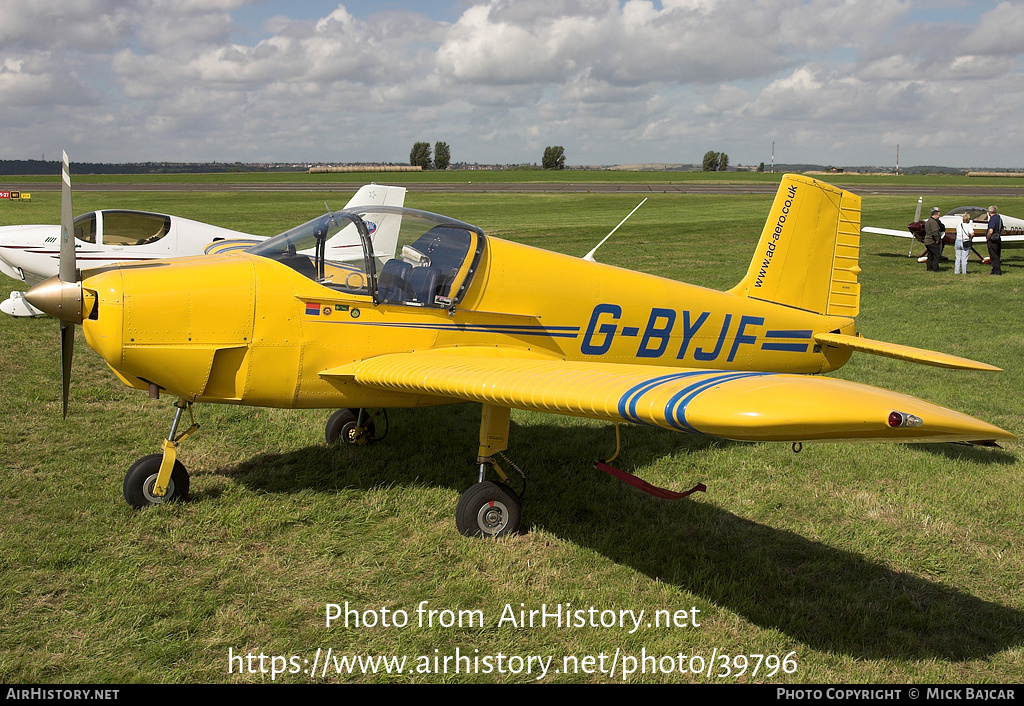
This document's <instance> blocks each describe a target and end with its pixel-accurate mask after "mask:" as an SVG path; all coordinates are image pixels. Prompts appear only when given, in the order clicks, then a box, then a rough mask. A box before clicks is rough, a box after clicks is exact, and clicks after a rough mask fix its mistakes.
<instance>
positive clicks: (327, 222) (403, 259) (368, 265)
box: [249, 206, 485, 307]
mask: <svg viewBox="0 0 1024 706" xmlns="http://www.w3.org/2000/svg"><path fill="white" fill-rule="evenodd" d="M396 234H397V238H396V237H395V235H396ZM484 240H485V239H484V234H483V231H482V230H480V229H479V228H477V227H476V226H473V225H470V224H469V223H464V222H463V221H459V220H457V219H454V218H449V217H447V216H442V215H439V214H436V213H430V212H428V211H420V210H417V209H411V208H402V207H397V206H370V207H367V208H365V209H358V208H357V209H347V210H343V211H333V212H329V213H325V214H324V215H322V216H318V217H317V218H314V219H312V220H310V221H307V222H306V223H303V224H301V225H298V226H296V227H294V228H291V229H289V230H286V231H284V232H283V233H280V234H279V235H276V236H274V237H273V238H271V239H269V240H266V241H264V242H262V243H259V244H257V245H254V246H252V247H251V248H249V252H250V253H252V254H254V255H259V256H261V257H266V258H269V259H271V260H275V261H277V262H280V263H281V264H284V265H287V266H288V267H291V268H292V269H294V270H296V271H297V272H299V273H301V274H303V275H305V276H306V277H309V278H310V279H313V280H315V281H317V282H318V283H319V284H321V285H323V286H325V287H329V288H331V289H336V290H342V291H346V292H350V293H354V294H364V295H369V296H372V297H373V299H374V303H376V304H402V305H405V306H424V307H452V306H454V305H455V304H456V303H458V301H459V300H460V299H461V297H462V294H463V293H464V292H465V290H466V288H467V287H468V286H469V283H470V281H471V279H472V275H473V273H474V272H475V269H476V264H477V262H478V261H479V258H480V255H481V253H482V252H483V247H484ZM353 251H355V252H353ZM360 251H361V252H360Z"/></svg>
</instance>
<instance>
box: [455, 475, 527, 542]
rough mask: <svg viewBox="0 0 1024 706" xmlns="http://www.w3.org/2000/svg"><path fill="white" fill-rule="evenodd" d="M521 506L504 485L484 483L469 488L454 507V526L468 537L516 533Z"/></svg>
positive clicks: (520, 518) (516, 497)
mask: <svg viewBox="0 0 1024 706" xmlns="http://www.w3.org/2000/svg"><path fill="white" fill-rule="evenodd" d="M522 517H523V506H522V503H521V502H520V500H519V496H518V495H516V492H515V491H514V490H512V489H511V488H509V487H508V486H507V485H505V484H504V483H492V482H491V481H484V482H482V483H477V484H476V485H474V486H471V487H470V488H469V489H468V490H467V491H466V492H465V493H463V494H462V496H461V497H460V498H459V504H458V505H457V506H456V508H455V526H456V527H457V528H458V530H459V532H461V533H462V534H464V535H466V536H467V537H476V536H479V535H484V536H487V537H501V536H503V535H506V534H514V533H515V532H518V531H519V523H520V521H521V520H522Z"/></svg>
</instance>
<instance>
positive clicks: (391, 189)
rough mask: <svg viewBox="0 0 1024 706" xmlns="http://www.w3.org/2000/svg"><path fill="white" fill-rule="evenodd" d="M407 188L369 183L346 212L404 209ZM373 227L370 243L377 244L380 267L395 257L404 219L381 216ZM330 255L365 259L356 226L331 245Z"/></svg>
mask: <svg viewBox="0 0 1024 706" xmlns="http://www.w3.org/2000/svg"><path fill="white" fill-rule="evenodd" d="M404 205H405V188H404V187H401V186H381V185H380V184H367V185H366V186H363V187H361V188H360V189H359V191H357V192H356V193H355V196H353V197H352V198H351V199H350V200H349V202H348V203H347V204H345V209H346V210H353V211H358V210H359V208H360V207H366V206H399V207H401V206H404ZM367 226H368V227H369V228H370V240H371V241H372V242H373V255H374V257H376V258H377V261H378V264H380V265H382V264H383V263H385V262H387V261H388V260H390V259H391V258H393V257H394V256H395V250H396V249H397V248H398V235H399V232H400V231H401V229H402V217H401V216H400V215H396V214H390V215H386V216H381V217H378V218H377V219H376V221H374V222H370V223H367ZM327 247H328V251H327V252H328V254H329V255H330V256H331V257H332V258H334V259H336V260H353V259H354V260H359V259H361V258H362V256H363V255H362V252H363V251H362V247H363V246H362V242H361V241H360V239H359V233H358V232H357V231H356V229H355V226H351V225H349V226H346V227H345V228H343V229H342V230H341V231H340V232H338V233H337V234H336V235H335V236H334V237H333V238H331V240H330V241H329V242H328V243H327Z"/></svg>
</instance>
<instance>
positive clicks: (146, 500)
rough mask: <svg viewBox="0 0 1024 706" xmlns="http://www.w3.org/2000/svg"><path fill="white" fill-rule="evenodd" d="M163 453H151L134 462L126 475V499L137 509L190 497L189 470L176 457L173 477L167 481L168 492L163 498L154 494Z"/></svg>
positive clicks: (172, 470)
mask: <svg viewBox="0 0 1024 706" xmlns="http://www.w3.org/2000/svg"><path fill="white" fill-rule="evenodd" d="M163 458H164V456H163V454H149V455H148V456H143V457H142V458H140V459H139V460H138V461H136V462H135V463H133V464H132V467H131V468H129V469H128V473H126V474H125V477H124V499H125V500H126V501H128V504H129V505H131V506H132V507H134V508H135V509H137V510H141V509H142V508H144V507H148V506H150V505H159V504H160V503H170V502H176V501H178V500H184V499H185V498H187V497H188V471H186V470H185V466H183V465H182V463H181V461H178V460H177V459H175V461H174V467H173V468H171V477H170V480H168V481H167V493H166V494H165V495H164V496H163V497H162V498H161V497H159V496H157V495H153V487H154V486H155V485H156V477H157V474H158V473H159V472H160V463H161V461H163Z"/></svg>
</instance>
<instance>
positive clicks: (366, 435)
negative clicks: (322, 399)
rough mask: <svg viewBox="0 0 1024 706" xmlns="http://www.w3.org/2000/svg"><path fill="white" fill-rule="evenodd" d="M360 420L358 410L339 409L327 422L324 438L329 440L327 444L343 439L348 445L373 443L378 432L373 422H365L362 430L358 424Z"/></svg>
mask: <svg viewBox="0 0 1024 706" xmlns="http://www.w3.org/2000/svg"><path fill="white" fill-rule="evenodd" d="M366 417H367V418H368V417H369V415H366ZM358 419H359V410H358V409H339V410H338V411H337V412H335V413H334V414H332V415H331V417H330V419H328V420H327V425H326V426H325V427H324V438H325V439H327V443H328V444H333V443H334V442H335V441H337V440H338V439H341V440H342V441H344V442H345V443H346V444H353V445H358V446H362V445H363V444H366V443H369V442H370V441H373V436H374V432H375V431H376V430H375V429H374V426H373V421H372V420H371V421H367V422H365V423H364V424H363V426H362V428H360V427H359V424H358V422H357V420H358Z"/></svg>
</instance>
